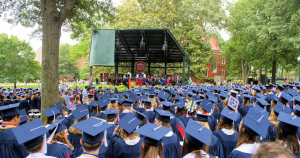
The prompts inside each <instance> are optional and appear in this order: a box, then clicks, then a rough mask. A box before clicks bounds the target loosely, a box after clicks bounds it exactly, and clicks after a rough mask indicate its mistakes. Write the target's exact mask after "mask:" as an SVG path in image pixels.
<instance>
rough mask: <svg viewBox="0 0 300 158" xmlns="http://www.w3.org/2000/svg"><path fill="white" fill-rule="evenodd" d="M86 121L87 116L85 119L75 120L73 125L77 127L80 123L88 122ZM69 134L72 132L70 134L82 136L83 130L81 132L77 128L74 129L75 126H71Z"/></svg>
mask: <svg viewBox="0 0 300 158" xmlns="http://www.w3.org/2000/svg"><path fill="white" fill-rule="evenodd" d="M86 119H87V118H86V116H85V117H83V118H81V119H80V120H77V119H75V121H74V124H73V125H75V124H76V123H79V122H81V121H84V120H86ZM69 132H70V133H74V134H82V132H81V130H79V129H77V128H74V127H73V126H71V127H70V128H69Z"/></svg>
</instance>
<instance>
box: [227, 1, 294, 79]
mask: <svg viewBox="0 0 300 158" xmlns="http://www.w3.org/2000/svg"><path fill="white" fill-rule="evenodd" d="M298 4H299V1H297V0H240V1H237V2H236V3H232V4H231V5H229V11H230V16H229V18H228V23H227V26H228V31H229V32H231V38H230V40H229V41H228V42H227V43H226V44H225V54H226V55H227V57H228V58H229V65H228V71H229V74H230V75H231V76H240V74H242V76H240V77H242V78H243V80H244V81H246V80H247V78H248V76H249V75H251V74H252V73H250V72H251V71H257V70H260V69H261V68H264V69H267V72H269V71H270V69H276V67H272V62H273V63H275V64H276V65H287V64H291V65H292V66H291V67H296V65H297V62H296V61H297V60H296V58H297V57H298V56H299V53H296V52H299V48H300V45H299V42H296V41H299V28H298V27H297V26H299V20H300V16H299V15H300V9H299V7H298ZM275 72H276V71H275ZM253 74H255V73H253ZM273 75H275V74H273Z"/></svg>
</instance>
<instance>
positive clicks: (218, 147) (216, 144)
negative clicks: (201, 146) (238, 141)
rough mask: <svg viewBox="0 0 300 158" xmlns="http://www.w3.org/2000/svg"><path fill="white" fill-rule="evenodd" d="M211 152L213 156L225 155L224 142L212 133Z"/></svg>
mask: <svg viewBox="0 0 300 158" xmlns="http://www.w3.org/2000/svg"><path fill="white" fill-rule="evenodd" d="M209 153H210V154H211V155H213V156H218V157H224V153H223V147H222V143H221V141H220V140H219V139H218V138H217V137H216V136H215V135H213V134H212V135H211V140H210V147H209Z"/></svg>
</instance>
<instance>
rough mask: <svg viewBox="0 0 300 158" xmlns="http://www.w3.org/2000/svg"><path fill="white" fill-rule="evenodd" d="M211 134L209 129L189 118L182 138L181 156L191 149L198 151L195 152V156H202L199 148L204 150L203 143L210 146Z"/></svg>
mask: <svg viewBox="0 0 300 158" xmlns="http://www.w3.org/2000/svg"><path fill="white" fill-rule="evenodd" d="M211 134H212V132H211V131H210V130H209V129H207V128H206V127H204V126H202V125H200V124H199V123H197V122H195V121H194V120H191V119H190V120H189V122H188V124H187V127H186V130H185V135H184V138H183V146H182V149H181V156H182V157H184V156H185V155H186V154H188V153H191V152H193V151H198V152H195V154H196V157H197V156H198V157H201V156H203V155H201V153H200V150H204V145H207V146H210V138H211Z"/></svg>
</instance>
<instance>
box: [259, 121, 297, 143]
mask: <svg viewBox="0 0 300 158" xmlns="http://www.w3.org/2000/svg"><path fill="white" fill-rule="evenodd" d="M298 131H299V130H298ZM257 138H258V139H260V140H259V141H260V142H274V141H275V140H276V127H275V126H274V124H273V123H272V122H270V124H269V128H268V135H267V137H266V138H263V139H261V136H259V137H257Z"/></svg>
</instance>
